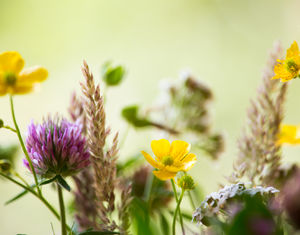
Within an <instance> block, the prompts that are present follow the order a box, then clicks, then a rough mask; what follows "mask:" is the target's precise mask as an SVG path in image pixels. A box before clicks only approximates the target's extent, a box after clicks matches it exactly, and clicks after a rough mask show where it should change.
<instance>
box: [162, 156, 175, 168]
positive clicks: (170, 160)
mask: <svg viewBox="0 0 300 235" xmlns="http://www.w3.org/2000/svg"><path fill="white" fill-rule="evenodd" d="M161 162H162V164H164V165H165V166H171V165H172V164H173V162H174V160H173V158H172V157H171V156H164V157H163V158H162V159H161Z"/></svg>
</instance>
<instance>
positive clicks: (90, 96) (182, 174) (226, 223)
mask: <svg viewBox="0 0 300 235" xmlns="http://www.w3.org/2000/svg"><path fill="white" fill-rule="evenodd" d="M23 67H24V60H23V59H22V57H21V56H20V54H19V53H17V52H4V53H2V54H0V95H1V96H3V98H6V96H8V97H9V101H10V108H11V110H10V111H11V115H12V120H13V124H14V125H13V126H9V125H7V124H6V123H7V121H6V120H2V119H0V128H1V129H3V131H4V130H7V131H10V132H13V133H14V134H15V135H16V139H18V142H19V146H20V148H21V150H22V154H23V156H24V157H23V165H24V169H25V171H27V173H28V174H30V175H31V176H32V180H31V182H28V181H27V180H26V179H25V178H24V177H23V176H22V175H21V174H20V173H18V172H17V171H16V169H15V167H14V166H15V164H14V162H15V161H16V160H17V159H16V157H15V155H16V151H17V149H18V147H17V145H16V146H15V145H14V146H0V176H1V178H3V179H5V180H7V181H10V182H11V183H14V184H15V185H16V186H18V187H19V188H20V189H21V190H22V191H20V193H19V194H18V195H15V196H13V197H12V198H11V199H9V200H8V201H7V202H6V204H7V205H8V206H9V204H11V203H13V202H15V201H17V200H21V199H22V198H23V197H24V196H25V195H27V194H31V195H32V196H34V197H35V198H36V199H38V200H37V201H39V202H37V203H41V204H42V205H44V206H45V207H46V208H47V209H48V210H49V213H52V214H53V216H54V217H55V218H56V219H57V220H59V221H60V224H61V228H60V231H61V234H62V235H67V234H68V235H92V234H93V235H97V234H99V235H100V234H123V235H125V234H146V235H148V234H149V235H152V234H153V235H156V234H165V235H168V234H173V235H175V234H216V235H217V234H229V235H235V234H236V235H239V234H249V235H250V234H257V235H271V234H296V233H297V231H298V230H299V229H300V219H299V218H300V217H299V212H300V206H299V203H300V201H299V196H300V186H299V185H300V177H299V175H300V170H299V169H298V166H297V164H296V163H295V164H292V165H289V166H286V165H284V164H283V161H282V145H284V144H292V145H294V144H299V143H300V136H299V126H294V125H286V124H283V118H284V107H283V105H284V102H285V95H286V92H287V88H288V85H287V84H288V83H287V82H289V81H290V80H294V79H296V78H298V77H299V76H300V75H299V73H300V52H299V48H298V45H297V43H296V42H294V43H293V44H292V45H291V47H290V48H289V49H288V50H287V53H286V58H284V59H282V58H281V48H280V45H279V44H275V46H274V49H273V51H272V52H271V54H270V58H269V61H268V64H267V66H266V69H265V71H264V74H263V78H262V85H261V86H260V87H259V89H258V94H257V97H256V99H254V100H253V101H252V102H251V105H250V108H249V111H248V117H247V118H248V122H247V126H245V128H244V129H243V132H242V134H241V137H240V139H239V140H238V151H239V153H238V156H237V158H236V160H235V162H234V165H233V172H232V174H231V175H230V176H228V177H226V180H227V181H228V185H221V186H220V189H219V191H217V192H213V193H211V194H209V195H207V196H206V197H204V196H203V194H202V191H201V188H200V186H201V185H199V184H198V183H197V182H195V181H194V179H193V177H192V176H191V175H190V174H189V170H190V169H192V168H193V167H194V166H195V164H196V163H197V159H199V158H200V157H201V158H202V157H209V158H210V159H211V160H212V161H218V158H219V156H220V154H221V153H222V152H223V150H224V137H223V135H222V134H220V133H218V132H216V131H215V130H214V129H213V123H212V122H211V118H210V112H209V108H210V105H211V103H212V100H213V92H212V91H211V90H210V89H209V88H208V87H207V86H206V85H205V84H203V83H202V82H200V81H199V80H198V79H196V78H195V77H194V76H193V75H191V74H190V73H184V74H182V79H180V81H178V82H177V83H174V84H167V86H165V87H164V91H163V93H162V94H161V96H160V97H159V100H160V102H159V103H156V104H154V105H153V106H152V107H139V106H137V105H129V106H127V107H124V108H123V109H122V111H121V112H120V113H121V116H122V117H123V119H124V121H125V122H126V123H127V125H128V130H129V129H131V130H134V131H136V132H140V133H141V135H142V134H143V135H146V133H145V132H144V133H143V130H145V129H152V130H153V133H154V134H155V136H160V138H157V137H155V138H153V140H152V141H151V143H149V146H136V151H137V154H136V155H135V156H131V157H126V158H124V157H125V156H124V155H123V147H124V145H123V143H124V141H125V140H126V138H127V132H128V131H127V132H125V133H122V135H121V136H120V138H119V134H118V133H114V134H113V136H112V137H111V138H109V136H110V135H111V129H110V127H109V126H108V123H109V120H107V119H106V112H105V104H106V99H109V97H105V95H104V94H105V93H106V92H105V90H104V89H113V87H114V86H117V85H119V84H121V82H122V81H123V79H124V77H125V75H126V70H125V69H124V68H123V67H122V66H115V65H114V64H112V63H106V64H104V65H103V73H102V81H101V83H99V84H98V83H96V82H95V79H94V76H93V73H92V72H91V71H90V69H89V67H88V65H87V63H86V62H84V63H83V66H82V73H83V80H82V82H81V83H80V86H81V92H82V93H81V95H78V94H76V93H73V95H72V96H71V102H70V106H69V108H68V112H69V117H62V116H61V115H60V114H55V115H53V114H45V115H46V116H45V118H44V120H43V121H42V122H41V123H38V122H35V121H32V123H30V124H29V125H28V131H27V133H26V135H23V131H21V130H20V128H19V126H18V122H17V117H16V115H15V109H14V96H15V95H25V94H28V93H30V92H32V91H34V88H35V87H36V85H37V84H38V83H40V82H43V81H44V80H45V79H46V78H47V77H48V72H47V70H46V69H45V68H43V67H33V68H30V69H24V70H23ZM276 79H281V82H280V81H279V80H276ZM292 82H296V81H291V82H289V83H292ZM2 134H4V132H3V133H2ZM149 138H150V137H149ZM119 139H121V140H120V141H119ZM110 140H111V141H110ZM191 146H193V148H192V149H191ZM149 147H151V150H152V153H149V151H143V149H145V148H149ZM48 186H53V187H52V189H53V190H55V191H56V192H57V197H58V200H57V205H53V204H52V203H50V202H49V200H48V199H47V195H45V194H44V193H43V188H45V187H48ZM64 194H70V195H71V196H72V197H71V198H72V202H71V204H72V205H73V206H72V208H73V209H72V210H70V208H69V207H66V205H65V203H66V202H65V200H64ZM185 199H187V200H186V201H185ZM182 202H184V204H182ZM188 204H190V205H188ZM32 213H34V212H32ZM57 230H58V228H53V231H52V233H53V234H55V232H56V231H57ZM0 231H1V228H0ZM49 233H51V231H49Z"/></svg>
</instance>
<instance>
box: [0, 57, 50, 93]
mask: <svg viewBox="0 0 300 235" xmlns="http://www.w3.org/2000/svg"><path fill="white" fill-rule="evenodd" d="M23 67H24V60H23V58H22V57H21V55H20V54H19V53H18V52H16V51H7V52H4V53H2V54H0V96H3V95H6V94H11V95H14V94H26V93H29V92H31V91H32V90H33V88H34V85H35V83H38V82H42V81H44V80H45V79H46V78H47V76H48V71H47V70H46V69H44V68H42V67H39V66H36V67H32V68H29V69H24V70H23V71H22V69H23Z"/></svg>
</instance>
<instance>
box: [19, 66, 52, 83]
mask: <svg viewBox="0 0 300 235" xmlns="http://www.w3.org/2000/svg"><path fill="white" fill-rule="evenodd" d="M47 77H48V71H47V70H46V69H45V68H42V67H39V66H35V67H32V68H29V69H24V70H23V71H22V72H21V73H20V74H19V77H18V83H24V84H25V83H26V84H32V83H35V82H42V81H44V80H46V78H47Z"/></svg>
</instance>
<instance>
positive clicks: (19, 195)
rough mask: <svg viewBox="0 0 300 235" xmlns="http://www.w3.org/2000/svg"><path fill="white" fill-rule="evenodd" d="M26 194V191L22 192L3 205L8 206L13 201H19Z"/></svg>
mask: <svg viewBox="0 0 300 235" xmlns="http://www.w3.org/2000/svg"><path fill="white" fill-rule="evenodd" d="M27 193H28V191H27V190H23V191H22V192H21V193H19V194H17V195H16V196H15V197H13V198H12V199H10V200H8V201H6V202H5V203H4V205H8V204H10V203H12V202H14V201H16V200H18V199H20V198H21V197H23V196H25V195H26V194H27Z"/></svg>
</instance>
